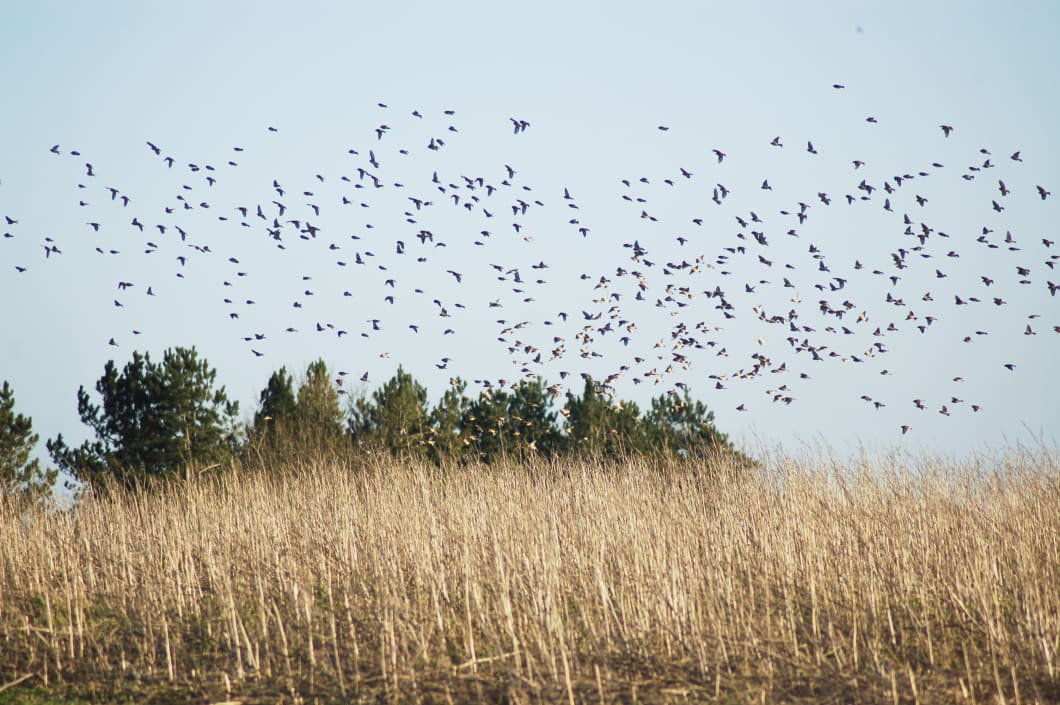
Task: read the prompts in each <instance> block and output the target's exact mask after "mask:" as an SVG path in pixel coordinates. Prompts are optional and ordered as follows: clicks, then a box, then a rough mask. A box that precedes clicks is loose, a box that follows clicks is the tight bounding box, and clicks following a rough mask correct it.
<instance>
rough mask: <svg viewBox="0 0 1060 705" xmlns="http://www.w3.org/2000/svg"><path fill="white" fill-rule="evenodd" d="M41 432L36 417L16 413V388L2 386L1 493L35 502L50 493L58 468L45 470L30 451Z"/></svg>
mask: <svg viewBox="0 0 1060 705" xmlns="http://www.w3.org/2000/svg"><path fill="white" fill-rule="evenodd" d="M38 440H40V436H38V435H37V434H36V433H34V432H33V421H32V420H31V419H30V418H29V417H28V416H23V415H22V414H16V413H15V392H14V390H13V389H11V387H10V385H8V383H7V382H4V385H3V387H0V496H7V497H15V498H16V500H17V501H20V502H22V501H25V502H28V503H33V502H36V501H39V500H43V499H44V498H46V497H47V496H48V495H50V494H51V488H52V485H53V484H55V477H56V472H55V470H52V469H48V470H44V469H42V468H41V465H40V461H39V460H37V459H36V458H34V459H33V460H30V457H29V456H30V453H32V452H33V447H34V446H36V445H37V441H38Z"/></svg>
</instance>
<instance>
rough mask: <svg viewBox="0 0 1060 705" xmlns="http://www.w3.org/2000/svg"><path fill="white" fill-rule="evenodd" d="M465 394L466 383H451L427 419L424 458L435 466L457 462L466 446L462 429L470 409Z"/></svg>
mask: <svg viewBox="0 0 1060 705" xmlns="http://www.w3.org/2000/svg"><path fill="white" fill-rule="evenodd" d="M466 390H467V383H466V382H464V381H463V380H462V379H460V378H456V379H454V380H451V381H450V384H449V389H447V390H445V394H443V395H442V398H441V399H440V400H439V402H438V404H437V405H436V406H435V407H434V408H433V409H431V413H430V416H429V417H428V439H427V445H428V455H429V456H430V458H431V460H432V461H434V462H435V463H438V464H439V465H444V464H446V463H453V462H457V461H459V460H461V459H462V458H463V456H464V452H465V448H466V447H467V445H468V444H469V443H470V441H468V439H467V435H468V432H467V427H466V426H465V425H464V423H465V420H466V418H465V417H466V414H467V410H468V408H469V407H470V405H471V400H470V399H469V398H468V396H467V394H466Z"/></svg>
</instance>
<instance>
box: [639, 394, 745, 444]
mask: <svg viewBox="0 0 1060 705" xmlns="http://www.w3.org/2000/svg"><path fill="white" fill-rule="evenodd" d="M643 425H644V432H645V437H646V441H647V448H648V451H649V452H651V453H653V454H656V455H660V456H668V457H673V456H682V457H689V456H706V455H711V454H714V453H718V452H721V451H729V450H731V446H730V444H729V441H728V438H726V436H725V434H723V433H721V432H720V431H718V429H716V428H715V427H714V413H713V412H711V411H708V410H707V407H706V405H705V404H703V402H701V401H698V400H694V399H692V396H691V394H690V393H689V391H688V389H687V388H686V389H684V390H683V393H682V394H680V395H678V394H676V393H673V392H671V393H667V394H660V395H659V396H658V397H656V398H654V399H652V401H651V409H649V410H648V412H647V413H646V414H645V415H644V419H643Z"/></svg>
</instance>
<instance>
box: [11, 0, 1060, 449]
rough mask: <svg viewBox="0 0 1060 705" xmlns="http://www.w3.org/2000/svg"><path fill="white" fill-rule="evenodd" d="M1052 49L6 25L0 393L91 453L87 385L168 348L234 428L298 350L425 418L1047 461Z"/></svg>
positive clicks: (963, 25) (925, 23) (955, 24)
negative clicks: (520, 408)
mask: <svg viewBox="0 0 1060 705" xmlns="http://www.w3.org/2000/svg"><path fill="white" fill-rule="evenodd" d="M1057 26H1060V7H1058V6H1056V4H1055V3H1048V2H1024V3H1017V4H1012V5H1011V6H1001V5H998V4H996V3H986V2H961V3H957V2H938V3H921V2H891V3H869V2H850V1H844V2H815V3H801V4H796V3H787V2H765V1H761V2H741V3H714V2H670V3H653V4H647V3H627V2H607V3H603V2H584V3H557V2H540V3H533V4H520V5H515V4H510V3H495V2H481V3H480V2H450V3H445V4H442V3H432V2H408V3H398V2H395V3H370V4H369V3H321V2H307V3H278V2H255V3H240V2H232V3H213V2H196V1H192V2H186V3H180V4H172V3H165V4H163V3H135V2H112V1H107V0H104V1H103V2H96V3H91V4H87V3H75V2H32V3H9V4H7V5H6V6H5V8H4V10H3V11H2V14H0V63H2V65H3V66H5V67H6V68H5V70H4V71H3V72H2V73H0V95H2V96H3V103H4V106H5V107H4V109H3V110H2V111H0V228H2V229H3V238H0V298H2V300H3V301H4V302H5V306H4V314H3V323H4V325H3V328H2V333H0V336H2V338H0V378H2V379H6V380H7V381H8V382H10V384H11V385H12V386H13V388H14V391H15V395H16V403H17V410H18V411H19V412H21V413H24V414H27V415H29V416H31V417H32V418H33V421H34V429H35V431H36V432H37V433H39V434H40V435H41V437H42V439H43V438H52V437H54V436H55V435H57V434H58V433H62V434H63V435H64V437H66V438H67V439H72V440H75V441H77V440H81V439H84V438H87V429H86V427H84V426H83V425H82V424H81V423H80V421H79V419H78V416H77V408H76V406H77V405H76V392H77V389H78V388H79V387H80V386H85V387H86V388H89V389H91V388H92V387H93V385H94V384H95V381H96V380H97V379H98V378H99V377H100V375H101V374H102V372H103V367H104V365H105V364H106V362H107V361H108V360H111V359H113V360H115V362H116V363H117V364H118V365H119V366H121V365H123V364H124V363H125V362H127V361H128V360H129V359H130V358H131V356H132V352H133V351H134V350H138V351H142V352H149V353H150V354H151V355H152V357H153V358H154V359H160V358H161V355H162V353H163V351H164V350H165V349H167V348H170V347H174V346H195V347H196V348H197V349H198V350H199V352H200V354H202V355H203V356H204V357H205V358H206V359H207V360H208V361H209V362H210V364H211V365H212V366H214V367H215V368H216V369H217V371H218V381H219V382H220V383H222V384H224V385H225V387H226V389H227V391H228V393H229V395H230V397H232V398H234V399H238V400H239V401H240V404H241V412H242V414H243V416H244V418H247V417H249V416H250V415H252V414H253V411H254V408H255V405H256V403H257V399H258V395H259V393H260V391H261V389H262V388H263V387H264V386H265V383H266V381H267V379H268V377H269V375H270V373H271V372H272V371H273V370H276V369H278V368H279V367H281V366H286V367H287V369H288V370H289V371H292V372H294V373H295V374H296V375H297V374H299V373H300V372H301V371H303V370H304V369H305V366H306V365H307V364H308V363H309V362H311V361H313V360H316V359H317V358H322V359H324V360H325V361H326V362H327V363H328V365H329V368H330V369H332V370H333V371H335V372H336V376H337V378H338V373H339V372H343V373H345V374H344V375H343V378H344V381H343V386H342V389H343V391H346V392H348V393H349V394H351V395H357V394H361V393H370V392H371V391H372V390H373V389H375V387H376V385H378V384H381V383H382V382H384V381H385V380H386V379H387V378H389V377H390V376H391V375H392V374H393V373H394V372H395V371H396V369H397V367H398V365H402V366H404V368H405V369H406V370H408V371H409V372H411V373H412V374H413V376H414V377H416V378H417V379H418V380H419V381H421V382H422V383H424V384H425V385H426V386H427V387H428V389H429V391H430V393H431V398H432V400H436V399H438V398H439V397H440V396H441V394H442V393H443V392H444V390H445V389H446V387H447V385H448V384H449V381H450V379H451V378H454V377H460V378H463V379H465V380H467V381H468V382H469V393H472V394H474V393H476V392H477V391H478V390H480V389H482V388H484V386H485V385H487V384H491V385H494V386H496V385H498V384H500V383H501V380H504V383H506V384H511V383H512V382H514V381H516V380H518V379H520V378H522V377H524V376H527V375H537V374H540V375H542V376H543V377H544V378H545V379H546V380H547V381H548V382H549V383H557V384H560V387H559V388H558V390H559V392H560V394H562V393H563V392H565V391H566V390H567V389H573V390H574V391H580V388H581V384H582V380H581V375H582V374H583V373H585V374H590V375H592V376H593V377H594V378H595V379H598V380H606V379H610V380H611V386H612V387H613V390H614V393H615V395H616V398H618V399H625V400H632V401H635V402H637V403H638V404H640V405H641V406H642V407H643V406H646V405H647V403H648V401H649V400H650V399H651V398H652V397H654V396H657V395H659V394H663V393H667V392H668V391H671V390H675V389H678V390H679V389H681V386H679V385H683V386H684V387H686V388H687V389H688V390H689V391H690V392H691V393H692V395H693V396H694V397H696V398H698V399H701V400H702V401H704V402H705V403H706V404H707V405H708V407H709V408H710V409H711V410H712V411H713V412H714V414H715V423H716V425H717V426H718V428H719V429H720V430H722V431H723V432H725V433H728V434H729V435H730V437H731V438H732V439H733V440H735V441H736V442H737V443H738V444H740V445H741V446H743V447H745V448H748V449H752V450H754V449H761V448H766V449H771V450H781V451H785V452H799V451H802V450H805V449H807V448H826V449H829V450H830V451H831V452H837V453H841V454H842V453H849V452H861V451H864V450H871V451H879V452H911V453H912V452H916V453H924V452H926V453H930V454H939V455H944V456H955V457H965V456H968V455H970V454H977V453H983V452H990V451H996V450H998V449H1004V448H1012V447H1019V446H1029V447H1039V446H1041V445H1043V444H1044V445H1046V446H1048V447H1053V446H1055V443H1056V439H1057V432H1058V430H1060V416H1058V413H1057V404H1056V399H1057V398H1058V394H1060V375H1058V374H1057V373H1056V371H1055V361H1056V360H1058V359H1060V334H1058V333H1057V332H1056V329H1055V327H1056V326H1058V325H1060V299H1058V298H1057V297H1056V296H1055V295H1054V294H1052V293H1051V292H1050V287H1049V283H1050V282H1053V283H1056V282H1060V271H1057V270H1055V269H1052V268H1051V267H1050V264H1055V262H1056V260H1055V259H1053V258H1054V257H1055V256H1056V255H1057V254H1060V245H1058V244H1052V241H1054V240H1056V241H1057V242H1060V233H1058V227H1057V223H1058V222H1060V221H1058V218H1057V216H1058V205H1057V204H1058V202H1060V195H1057V196H1052V195H1051V194H1050V195H1048V197H1046V198H1044V199H1043V198H1042V197H1041V195H1040V192H1039V190H1038V187H1039V186H1040V187H1042V188H1043V189H1044V190H1045V191H1046V192H1048V191H1050V190H1053V191H1056V192H1057V194H1060V172H1058V170H1057V168H1056V166H1055V165H1056V164H1058V163H1060V137H1058V136H1057V134H1056V131H1055V129H1054V126H1055V125H1058V124H1060V91H1057V90H1055V88H1056V79H1055V76H1054V75H1053V74H1054V69H1055V66H1056V65H1057V63H1058V59H1060V57H1058V56H1057V54H1058V52H1060V50H1058V49H1057V48H1056V46H1055V41H1054V39H1055V37H1054V36H1053V34H1054V32H1053V30H1054V29H1055V27H1057ZM837 86H838V87H837ZM513 121H514V122H513ZM521 121H525V129H524V128H520V129H518V130H516V129H515V125H516V124H522V123H521ZM943 125H946V126H947V127H951V128H952V130H950V131H949V133H948V135H947V134H946V133H945V132H944V131H943V129H942V128H941V126H943ZM811 147H812V149H811ZM53 148H54V151H53ZM156 149H157V152H156V151H155V150H156ZM714 150H717V151H718V152H721V153H722V154H724V157H723V158H722V159H720V160H719V157H718V155H717V153H716V152H715V151H714ZM75 152H76V154H75ZM1017 153H1018V154H1017ZM1013 157H1016V158H1013ZM167 158H169V159H171V161H172V165H171V166H170V165H169V162H167V161H166V160H167ZM855 162H857V163H855ZM88 165H91V166H88ZM626 182H628V183H626ZM1002 184H1003V186H1002ZM123 199H128V202H127V203H125V201H124V200H123ZM826 201H827V203H826ZM241 208H244V209H246V212H245V213H244V212H243V211H241V210H240V209H241ZM259 208H260V209H261V211H260V213H261V214H260V215H259V214H258V209H259ZM281 210H282V214H281ZM11 221H15V222H11ZM141 226H142V229H141ZM181 231H183V232H181ZM921 236H923V238H921ZM984 277H985V279H984ZM892 278H893V279H892ZM119 285H122V286H119ZM638 295H639V296H638ZM387 297H392V300H388V298H387ZM373 321H374V323H373ZM921 328H922V329H923V330H921ZM247 338H249V340H246V339H247ZM815 358H818V359H815ZM1005 365H1009V366H1011V369H1010V368H1009V367H1006V366H1005ZM362 379H366V380H367V381H365V382H362V381H361V380H362ZM475 380H478V382H476V381H475ZM916 400H919V402H918V401H916ZM561 403H562V397H560V398H559V399H558V400H557V405H560V404H561ZM918 404H919V405H920V406H923V408H922V409H921V408H919V407H918ZM903 427H907V428H906V429H905V431H904V432H903ZM41 450H42V451H43V440H42V442H41Z"/></svg>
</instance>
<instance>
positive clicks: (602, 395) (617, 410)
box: [563, 378, 645, 458]
mask: <svg viewBox="0 0 1060 705" xmlns="http://www.w3.org/2000/svg"><path fill="white" fill-rule="evenodd" d="M563 415H564V416H566V417H567V443H566V447H567V450H568V451H569V452H572V453H575V454H579V455H588V456H604V457H611V458H616V457H625V456H627V455H629V454H632V453H640V452H643V451H644V448H645V439H644V433H643V427H642V425H641V423H640V409H639V408H638V407H637V405H636V404H635V403H633V402H612V400H611V398H610V396H609V395H608V394H607V393H606V392H605V390H604V389H603V387H602V386H601V385H600V384H598V383H596V382H594V381H593V380H592V379H591V378H586V380H585V387H584V388H583V390H582V395H581V396H580V397H578V396H575V395H574V394H572V393H570V392H567V403H566V404H565V405H564V407H563Z"/></svg>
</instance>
